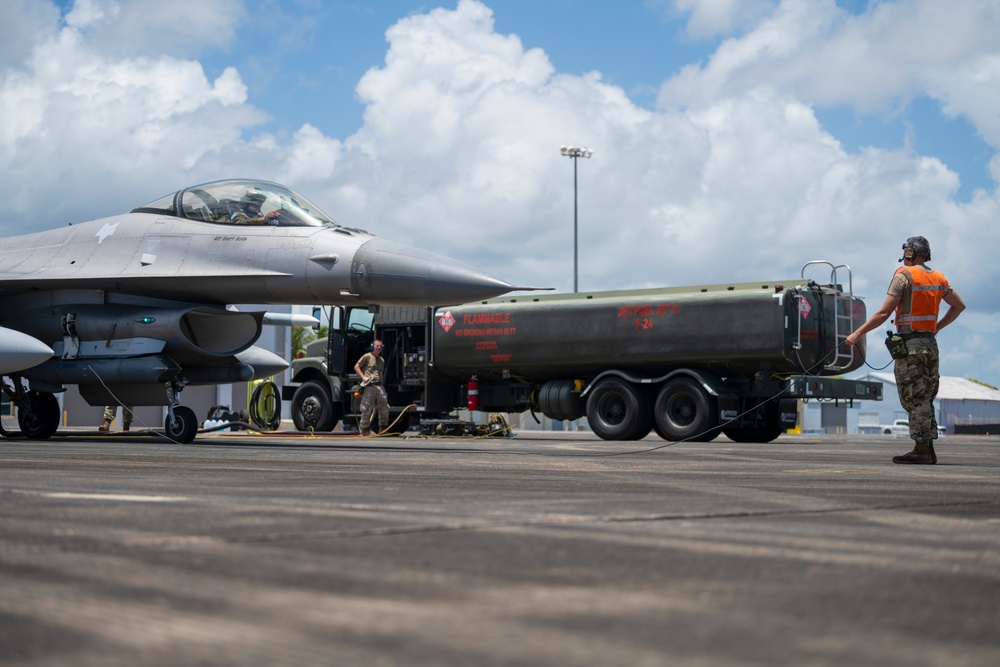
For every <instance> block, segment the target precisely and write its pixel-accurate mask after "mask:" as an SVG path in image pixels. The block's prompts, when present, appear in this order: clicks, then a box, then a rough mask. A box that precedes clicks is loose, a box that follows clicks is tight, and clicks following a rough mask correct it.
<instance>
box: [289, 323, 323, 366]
mask: <svg viewBox="0 0 1000 667" xmlns="http://www.w3.org/2000/svg"><path fill="white" fill-rule="evenodd" d="M326 332H327V328H326V327H320V328H319V330H318V331H314V330H313V329H312V327H292V357H293V358H296V357H298V356H300V354H305V351H306V346H307V345H309V343H312V342H313V341H316V340H326Z"/></svg>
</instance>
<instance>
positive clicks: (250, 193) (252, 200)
mask: <svg viewBox="0 0 1000 667" xmlns="http://www.w3.org/2000/svg"><path fill="white" fill-rule="evenodd" d="M266 200H267V195H265V194H264V193H263V192H260V191H259V190H247V192H246V194H244V195H243V200H242V204H243V206H249V205H250V204H254V205H255V206H256V207H257V208H258V209H259V208H260V207H261V206H263V204H264V202H265V201H266Z"/></svg>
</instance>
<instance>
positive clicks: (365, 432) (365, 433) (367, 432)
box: [361, 428, 372, 438]
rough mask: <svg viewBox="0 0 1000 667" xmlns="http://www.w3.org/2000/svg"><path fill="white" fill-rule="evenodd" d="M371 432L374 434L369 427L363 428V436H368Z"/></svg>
mask: <svg viewBox="0 0 1000 667" xmlns="http://www.w3.org/2000/svg"><path fill="white" fill-rule="evenodd" d="M371 434H372V432H371V431H370V430H369V429H367V428H362V429H361V437H362V438H367V437H368V436H370V435H371Z"/></svg>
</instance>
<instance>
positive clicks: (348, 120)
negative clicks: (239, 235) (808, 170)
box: [203, 0, 993, 201]
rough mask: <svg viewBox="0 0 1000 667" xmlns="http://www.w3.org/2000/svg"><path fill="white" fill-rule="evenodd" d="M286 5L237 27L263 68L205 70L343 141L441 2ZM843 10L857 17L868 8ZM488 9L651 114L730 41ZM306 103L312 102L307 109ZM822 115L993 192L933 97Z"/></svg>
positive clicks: (607, 15) (287, 120)
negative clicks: (409, 26)
mask: <svg viewBox="0 0 1000 667" xmlns="http://www.w3.org/2000/svg"><path fill="white" fill-rule="evenodd" d="M280 4H281V10H280V11H281V12H282V16H283V17H284V18H283V19H282V21H281V23H279V25H278V27H274V25H273V23H271V22H270V21H254V19H253V16H254V15H256V14H257V12H258V11H259V12H264V11H267V9H266V8H267V7H268V5H269V3H263V4H261V5H260V6H261V7H262V8H263V9H260V10H256V11H255V10H253V9H251V10H250V17H249V18H248V19H247V21H246V23H245V24H244V25H243V27H242V28H241V29H240V33H241V34H244V35H247V36H248V37H247V38H248V39H249V40H251V41H253V42H255V43H259V44H268V43H271V44H274V47H273V49H268V50H269V51H270V53H269V54H268V56H267V58H266V62H264V59H263V58H262V56H261V54H260V53H258V49H256V48H255V49H253V50H251V51H250V52H247V53H244V51H243V49H242V48H241V47H240V46H236V45H234V46H233V47H231V48H229V49H226V50H225V51H222V52H216V51H208V52H207V53H206V56H207V57H206V58H205V59H204V61H203V62H204V63H205V65H206V68H207V69H208V74H209V76H212V75H213V73H214V74H217V73H219V72H221V71H222V70H223V69H224V68H225V67H228V66H230V65H232V64H233V63H234V62H235V63H237V64H238V67H239V69H240V70H241V71H243V72H247V73H248V79H249V81H248V83H251V84H253V83H254V76H255V75H256V74H257V73H260V79H259V80H258V81H257V82H258V84H259V85H251V87H250V91H249V92H250V97H249V101H250V102H251V103H252V104H254V105H256V106H258V107H260V108H262V109H266V110H267V111H268V113H270V114H271V115H272V116H273V119H272V120H271V122H270V123H268V124H267V125H266V126H265V127H267V128H269V129H271V130H272V131H275V132H281V131H285V132H291V131H294V130H295V129H297V128H298V127H299V126H301V124H302V123H306V122H308V123H312V124H314V125H316V126H317V127H319V128H320V129H321V130H323V131H324V132H325V133H327V134H331V135H333V136H339V137H346V136H349V135H350V134H352V133H353V132H355V131H356V130H357V129H358V128H359V127H361V125H362V122H363V120H362V113H363V111H364V105H363V104H362V103H361V102H359V101H358V99H357V96H356V95H355V91H354V88H355V86H356V85H357V82H358V80H360V78H361V77H362V75H364V73H365V72H366V71H368V69H370V68H372V67H379V66H381V65H382V64H383V63H384V59H385V52H386V41H385V32H386V29H387V28H388V27H389V26H391V25H393V24H394V23H395V22H396V21H397V20H398V19H400V18H403V17H406V16H409V15H412V14H416V13H420V12H422V11H425V10H426V9H428V8H430V7H433V6H436V5H434V4H433V3H431V4H428V3H422V2H413V1H411V0H381V1H379V2H339V1H327V2H316V1H315V0H297V1H295V0H293V2H286V3H280ZM836 4H837V5H838V6H839V7H840V8H842V9H844V10H845V11H848V12H850V13H852V14H853V15H856V16H859V15H863V14H864V13H865V11H866V10H867V9H868V8H869V4H870V3H869V2H867V1H863V0H846V1H845V0H840V1H838V2H837V3H836ZM441 6H450V5H449V4H447V3H442V4H441ZM491 6H492V7H493V9H494V18H495V28H496V31H497V32H499V33H503V34H512V35H516V36H517V37H518V38H519V39H520V40H521V42H522V43H523V45H524V47H525V48H526V49H531V48H540V49H543V50H544V51H545V53H546V55H547V56H548V58H549V60H550V61H551V62H552V64H553V66H555V68H556V69H557V70H558V71H560V72H567V73H572V74H578V75H581V74H584V73H586V72H591V71H597V72H600V74H601V77H602V79H603V80H604V81H605V82H607V83H610V84H614V85H617V86H620V87H622V88H623V89H624V90H625V91H626V92H627V93H628V95H629V97H630V99H631V100H632V101H633V102H634V103H635V104H637V105H639V106H642V107H645V108H649V109H653V108H655V106H656V96H657V93H658V88H659V85H660V84H661V83H662V82H663V81H664V80H665V79H667V78H669V77H670V76H671V75H673V74H675V73H676V72H677V71H678V70H679V69H680V68H681V67H683V66H684V65H688V64H690V63H697V62H703V61H704V60H705V59H707V58H709V57H710V56H711V55H712V53H713V52H714V51H715V49H716V48H717V47H718V45H719V44H720V42H721V41H722V40H724V39H727V38H729V37H731V36H732V35H731V34H725V35H712V36H693V35H691V34H689V33H688V31H687V29H686V26H687V18H688V17H687V15H686V14H685V13H683V12H682V11H680V10H679V9H678V8H677V7H675V6H673V5H672V4H671V3H669V2H665V1H660V2H653V1H649V0H647V1H642V0H639V1H634V2H621V1H613V0H597V1H594V0H589V1H588V0H548V1H546V2H530V1H525V0H503V1H502V2H496V3H494V4H493V5H491ZM303 14H308V15H309V20H308V21H304V22H303V23H302V25H299V26H298V28H297V31H296V32H295V33H294V38H287V39H283V38H282V37H281V36H280V35H281V33H283V32H284V30H283V28H282V25H283V24H284V23H285V22H286V21H295V20H296V18H295V17H297V16H299V17H301V16H302V15H303ZM299 31H301V32H299ZM276 33H277V34H278V35H279V36H277V37H275V36H274V35H275V34H276ZM736 34H738V32H737V33H736ZM237 41H239V40H237ZM302 99H308V100H310V104H309V105H302V104H301V103H300V102H301V100H302ZM317 104H318V105H319V106H320V107H322V108H321V109H317V108H316V105H317ZM815 112H816V115H817V117H818V118H819V119H820V121H821V122H822V124H823V125H824V127H826V128H827V129H828V130H830V132H831V133H832V134H833V135H834V136H836V137H837V139H838V140H840V141H841V142H842V143H843V144H844V146H845V148H847V149H848V150H852V151H856V150H858V149H860V148H862V147H865V146H875V147H879V148H886V149H896V148H900V147H902V146H904V145H905V144H907V143H909V144H910V145H912V147H913V149H914V150H915V151H917V152H919V153H921V154H924V155H930V156H934V157H938V158H940V159H941V160H942V161H943V162H945V163H946V164H948V165H949V167H951V168H952V169H954V170H955V171H957V172H958V174H959V175H960V177H961V186H960V189H959V191H958V192H957V194H956V198H957V199H958V200H960V201H968V200H969V198H970V197H971V196H972V193H973V191H974V190H975V189H976V188H983V187H988V186H989V185H990V176H989V173H988V163H989V160H990V158H991V157H992V155H993V151H992V150H991V149H990V147H989V146H988V144H986V142H984V141H983V139H982V138H981V137H980V136H979V135H978V134H977V132H976V130H975V128H974V127H973V126H972V125H970V123H969V122H968V121H967V120H966V119H964V118H961V117H958V118H948V117H946V116H945V115H944V114H943V113H942V110H941V107H940V105H939V104H938V103H937V102H935V101H934V100H932V99H930V98H928V97H926V96H923V95H917V96H915V97H913V98H907V97H903V98H897V99H894V100H891V102H890V103H888V104H887V105H886V106H885V107H884V108H882V109H878V110H875V111H867V112H865V113H859V112H858V111H856V110H855V109H852V108H850V107H849V106H842V105H834V106H817V107H816V109H815Z"/></svg>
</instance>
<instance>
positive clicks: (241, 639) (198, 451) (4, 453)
mask: <svg viewBox="0 0 1000 667" xmlns="http://www.w3.org/2000/svg"><path fill="white" fill-rule="evenodd" d="M666 444H667V443H665V442H664V441H662V440H659V439H656V438H648V439H646V440H643V441H641V442H638V443H635V442H632V443H620V442H619V443H611V442H603V441H601V440H598V439H596V438H595V437H594V436H592V435H589V434H552V433H549V434H544V433H543V434H538V433H534V434H529V433H525V434H521V435H519V436H517V437H515V438H506V439H496V438H489V439H479V440H475V439H468V440H456V439H419V438H413V439H403V438H391V439H361V438H356V437H354V438H346V437H320V438H308V437H289V436H260V435H257V436H255V435H248V434H242V435H238V434H233V435H222V434H211V435H200V436H199V437H198V439H196V440H195V442H194V443H192V444H190V445H186V446H182V445H176V444H172V443H170V442H166V441H164V440H163V439H160V438H157V437H155V436H149V435H145V436H144V435H140V434H136V435H132V436H129V437H122V436H115V435H111V436H103V437H102V436H98V435H96V433H80V434H76V435H68V436H67V435H63V434H57V436H56V437H54V438H52V439H51V440H49V441H47V442H28V441H25V440H19V439H10V440H2V441H0V461H2V467H0V665H3V666H4V667H15V666H18V665H73V666H86V665H94V666H98V665H100V666H101V667H109V666H117V665H121V666H125V665H127V666H129V667H134V666H136V665H170V666H172V667H173V666H175V665H269V666H270V665H365V666H369V665H376V666H377V665H407V666H411V665H413V666H424V665H427V666H431V665H434V666H437V665H477V666H489V665H560V666H565V665H602V666H613V665H628V666H638V665H672V666H678V665H680V666H683V665H697V666H702V665H704V666H709V665H711V666H715V665H838V666H842V665H879V666H882V665H907V666H916V665H942V666H944V665H947V666H948V667H956V666H962V665H976V666H986V665H989V666H991V667H992V666H993V665H998V664H1000V436H984V437H973V436H946V437H944V438H942V439H940V440H939V441H938V445H937V450H938V456H939V459H940V462H939V464H938V465H936V466H900V465H893V464H892V463H890V458H891V456H892V455H893V454H898V453H903V452H905V451H907V450H908V449H909V445H910V441H909V440H905V439H901V438H900V439H897V438H892V437H891V436H862V437H846V436H790V435H784V436H782V437H781V438H779V439H778V440H776V441H775V442H773V443H770V444H767V445H757V444H755V445H746V444H736V443H733V442H730V441H729V440H727V439H725V438H724V437H720V438H719V439H718V440H716V441H715V442H711V443H702V444H694V443H692V444H686V443H681V444H674V445H672V446H666V447H664V445H666ZM655 447H660V449H655V450H651V451H643V450H649V449H650V448H655Z"/></svg>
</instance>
